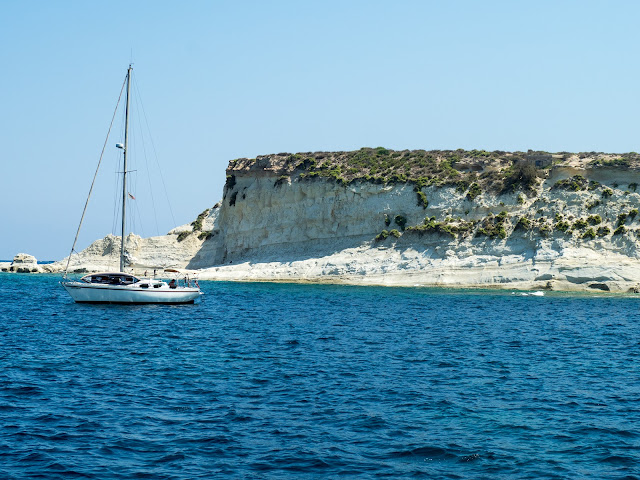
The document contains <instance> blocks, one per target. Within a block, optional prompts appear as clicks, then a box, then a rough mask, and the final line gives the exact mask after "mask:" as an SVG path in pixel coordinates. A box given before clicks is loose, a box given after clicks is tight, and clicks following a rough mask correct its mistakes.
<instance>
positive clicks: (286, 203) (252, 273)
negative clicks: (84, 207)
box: [99, 148, 640, 291]
mask: <svg viewBox="0 0 640 480" xmlns="http://www.w3.org/2000/svg"><path fill="white" fill-rule="evenodd" d="M639 166H640V157H639V156H638V155H637V154H634V153H631V154H625V155H611V154H597V153H593V152H592V153H588V154H586V153H585V154H569V153H562V154H555V155H551V154H547V153H544V152H527V153H519V152H515V153H508V152H484V151H471V152H465V151H461V150H457V151H439V152H425V151H404V152H393V151H390V150H387V149H380V148H379V149H362V150H360V151H356V152H334V153H327V152H316V153H304V154H295V155H292V154H278V155H267V156H261V157H258V158H256V159H239V160H235V161H232V162H230V164H229V167H228V169H227V183H226V185H225V188H224V192H223V200H222V202H220V203H219V204H216V206H214V207H213V208H211V209H208V210H205V211H204V212H203V213H202V214H201V215H200V216H199V217H198V218H197V219H196V220H195V221H194V222H193V223H192V224H191V225H186V226H183V227H179V228H177V229H174V230H173V231H172V232H170V233H171V234H170V235H168V236H167V237H156V240H153V239H136V240H135V241H136V242H137V244H136V245H137V248H136V249H133V248H132V257H136V258H137V260H134V261H133V263H136V264H138V265H151V264H158V262H164V265H169V264H171V266H173V267H186V268H189V269H200V270H201V273H200V275H201V277H202V278H214V279H232V280H249V279H255V280H292V281H294V280H295V281H299V280H310V281H341V282H350V283H372V284H391V285H416V284H419V285H451V286H470V285H476V286H495V285H498V286H500V285H502V286H505V285H510V286H515V287H523V288H539V287H540V288H542V287H545V288H559V289H575V288H585V289H586V288H596V289H604V290H606V289H610V290H616V291H626V290H628V289H629V288H635V287H636V286H637V284H638V283H639V282H640V273H639V272H640V270H639V269H638V267H639V266H640V260H639V255H638V253H639V250H638V246H639V245H640V244H639V242H638V233H639V232H640V216H638V208H640V194H638V193H636V191H635V190H636V188H637V185H638V184H640V170H639V169H638V167H639ZM130 241H131V240H130ZM143 244H144V245H143ZM99 248H102V247H99ZM128 250H129V248H128Z"/></svg>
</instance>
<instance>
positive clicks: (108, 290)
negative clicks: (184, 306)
mask: <svg viewBox="0 0 640 480" xmlns="http://www.w3.org/2000/svg"><path fill="white" fill-rule="evenodd" d="M62 286H63V287H64V288H65V290H66V291H67V292H69V295H71V297H72V298H73V300H74V301H75V302H77V303H124V304H144V303H162V304H180V303H194V302H195V300H196V299H197V298H198V297H199V296H200V289H198V288H192V287H178V288H170V287H168V286H163V287H161V288H140V287H139V286H138V285H136V284H133V285H104V284H94V283H86V282H62Z"/></svg>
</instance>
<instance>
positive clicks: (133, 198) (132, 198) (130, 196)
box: [127, 192, 136, 200]
mask: <svg viewBox="0 0 640 480" xmlns="http://www.w3.org/2000/svg"><path fill="white" fill-rule="evenodd" d="M127 193H129V192H127ZM129 198H130V199H131V200H135V199H136V197H134V196H133V195H131V194H130V193H129Z"/></svg>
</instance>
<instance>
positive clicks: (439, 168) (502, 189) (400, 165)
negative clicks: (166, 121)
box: [227, 147, 640, 204]
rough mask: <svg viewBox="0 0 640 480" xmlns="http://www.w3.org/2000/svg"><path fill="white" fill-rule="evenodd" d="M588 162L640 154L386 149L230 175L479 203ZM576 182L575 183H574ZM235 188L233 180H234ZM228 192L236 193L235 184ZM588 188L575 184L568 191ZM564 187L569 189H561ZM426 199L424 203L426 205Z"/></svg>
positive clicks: (603, 163)
mask: <svg viewBox="0 0 640 480" xmlns="http://www.w3.org/2000/svg"><path fill="white" fill-rule="evenodd" d="M570 161H577V162H582V164H584V165H588V166H590V167H592V168H600V167H616V168H638V167H640V155H639V154H637V153H635V152H631V153H626V154H621V155H617V154H616V155H612V154H604V153H597V152H589V153H585V152H583V153H578V154H573V153H568V152H561V153H557V154H551V153H548V152H541V151H533V150H529V151H527V152H504V151H493V152H489V151H485V150H462V149H458V150H431V151H427V150H401V151H394V150H390V149H387V148H384V147H377V148H361V149H360V150H355V151H351V152H313V153H312V152H307V153H296V154H290V153H279V154H275V155H264V156H260V157H257V158H256V159H246V158H241V159H237V160H232V161H231V162H230V163H229V168H228V173H229V174H230V175H233V173H234V172H235V171H238V170H244V169H248V170H252V169H265V170H269V171H271V172H272V173H273V174H274V175H276V176H278V177H279V181H278V182H277V186H279V185H281V184H282V183H283V182H284V181H286V179H287V178H291V177H293V176H298V177H299V178H300V179H302V180H305V179H313V178H329V179H333V180H335V181H336V182H338V183H339V184H342V185H348V184H349V183H352V182H357V181H366V182H371V183H378V184H394V183H407V182H408V183H413V184H414V185H415V189H416V192H419V191H421V190H422V188H423V187H425V186H429V185H435V186H445V185H449V186H455V187H456V188H457V189H458V190H459V191H460V192H462V193H467V199H468V200H470V201H473V200H474V198H476V197H477V196H478V195H479V194H480V193H481V192H483V191H493V192H496V193H508V192H516V191H522V192H527V191H533V189H534V188H535V186H536V185H537V184H538V181H539V178H540V177H541V176H543V175H544V170H545V169H547V168H549V167H550V166H552V165H558V164H563V163H568V162H570ZM574 180H575V179H574ZM231 183H233V178H232V180H231ZM227 187H230V188H233V186H232V185H227ZM567 187H568V188H571V189H583V188H584V189H586V188H588V185H583V183H582V182H579V183H577V182H574V183H572V184H571V185H567V186H566V187H564V188H567ZM559 188H563V187H560V186H559ZM423 200H424V199H422V198H418V202H419V203H420V204H423Z"/></svg>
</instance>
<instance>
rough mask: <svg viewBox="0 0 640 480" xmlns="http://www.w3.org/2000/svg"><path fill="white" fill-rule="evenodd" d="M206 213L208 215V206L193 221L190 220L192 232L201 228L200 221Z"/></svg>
mask: <svg viewBox="0 0 640 480" xmlns="http://www.w3.org/2000/svg"><path fill="white" fill-rule="evenodd" d="M207 215H209V209H208V208H207V209H206V210H205V211H203V212H202V213H201V214H200V215H198V217H197V218H196V219H195V220H194V221H193V222H191V226H192V227H193V231H194V232H198V231H200V230H202V221H203V220H204V219H205V217H206V216H207Z"/></svg>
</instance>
